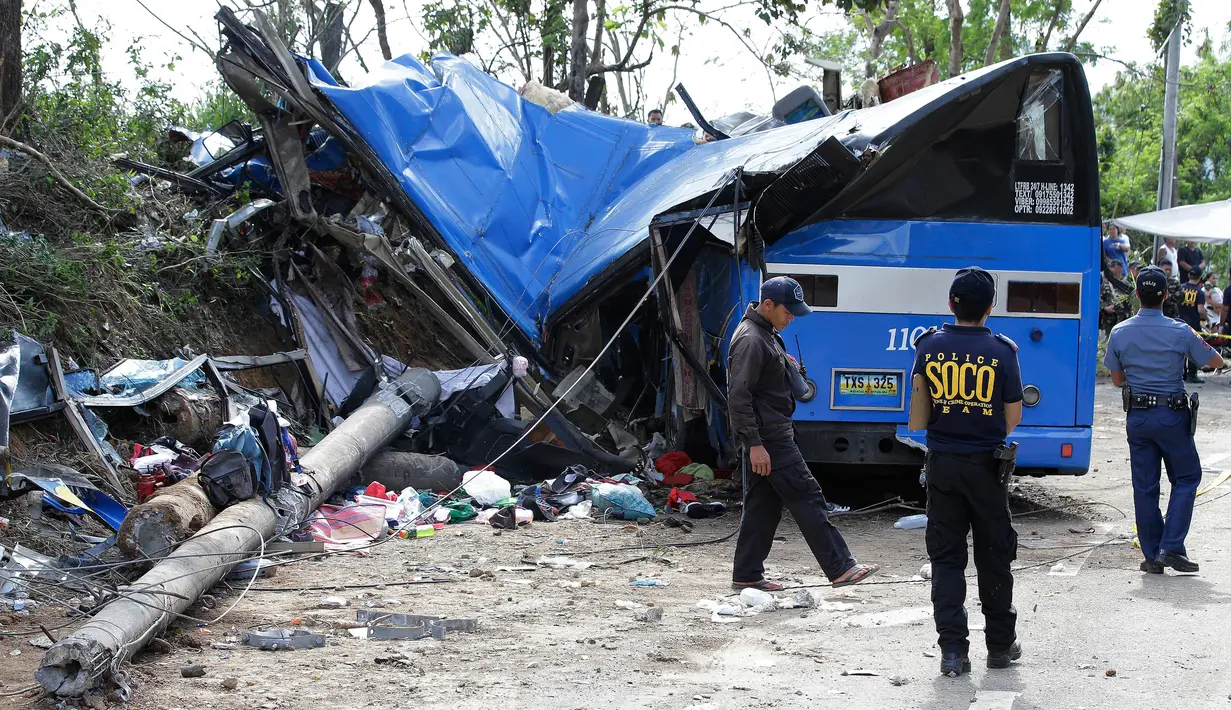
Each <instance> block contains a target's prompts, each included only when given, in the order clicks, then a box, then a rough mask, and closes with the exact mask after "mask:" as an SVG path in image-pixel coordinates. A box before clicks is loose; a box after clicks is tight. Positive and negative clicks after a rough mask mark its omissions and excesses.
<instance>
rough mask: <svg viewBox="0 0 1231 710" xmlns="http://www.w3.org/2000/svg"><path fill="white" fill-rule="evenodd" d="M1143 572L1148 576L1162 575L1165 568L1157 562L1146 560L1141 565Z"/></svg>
mask: <svg viewBox="0 0 1231 710" xmlns="http://www.w3.org/2000/svg"><path fill="white" fill-rule="evenodd" d="M1141 571H1142V572H1145V573H1146V574H1162V573H1163V566H1162V565H1161V564H1159V563H1157V562H1151V561H1150V560H1144V561H1142V563H1141Z"/></svg>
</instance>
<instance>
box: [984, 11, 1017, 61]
mask: <svg viewBox="0 0 1231 710" xmlns="http://www.w3.org/2000/svg"><path fill="white" fill-rule="evenodd" d="M1010 2H1011V0H1000V16H999V17H997V18H996V26H995V27H994V28H992V39H991V40H990V41H989V42H988V43H987V51H986V52H984V54H983V66H987V65H988V64H991V63H992V60H993V59H995V57H996V47H997V46H999V44H1000V35H1002V34H1004V30H1005V27H1006V26H1007V25H1008V24H1009V7H1010V5H1009V3H1010Z"/></svg>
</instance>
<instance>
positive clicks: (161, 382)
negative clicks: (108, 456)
mask: <svg viewBox="0 0 1231 710" xmlns="http://www.w3.org/2000/svg"><path fill="white" fill-rule="evenodd" d="M206 359H207V358H206V357H205V356H204V355H198V356H197V357H195V358H193V359H192V360H184V359H182V358H178V357H176V358H171V359H170V360H131V359H129V360H121V361H120V362H118V363H116V365H115V367H113V368H111V369H110V370H108V371H107V372H105V373H103V375H102V376H101V377H99V378H98V383H97V385H95V384H94V382H93V381H92V380H93V378H92V377H91V378H88V379H87V378H85V377H76V376H74V375H75V373H73V374H69V375H65V383H66V384H67V385H68V388H69V396H71V397H72V398H73V399H76V400H78V401H80V402H81V403H82V404H84V405H86V406H87V407H135V406H137V405H139V404H144V403H146V402H148V401H150V400H151V399H154V398H155V397H158V396H159V395H161V394H164V393H165V392H166V391H167V390H169V389H171V388H172V387H175V386H176V385H179V386H181V387H207V386H208V385H209V381H208V380H207V379H206V378H205V375H204V374H203V373H202V372H201V366H202V365H204V364H205V360H206Z"/></svg>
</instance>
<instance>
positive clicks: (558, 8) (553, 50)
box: [526, 0, 564, 88]
mask: <svg viewBox="0 0 1231 710" xmlns="http://www.w3.org/2000/svg"><path fill="white" fill-rule="evenodd" d="M563 22H564V0H548V1H547V3H546V5H545V6H544V7H543V21H542V22H541V23H539V36H540V38H541V39H542V41H543V81H542V84H543V86H547V87H551V88H560V87H559V86H558V84H559V78H558V77H557V76H556V65H557V63H558V62H559V61H560V59H561V58H562V57H561V56H560V54H561V53H560V52H559V43H560V37H559V35H556V34H555V28H556V27H558V26H559V25H560V24H562V23H563ZM526 44H527V49H526V51H527V53H528V52H529V51H530V50H529V47H528V45H529V41H527V42H526ZM526 61H527V64H528V63H529V57H527V60H526Z"/></svg>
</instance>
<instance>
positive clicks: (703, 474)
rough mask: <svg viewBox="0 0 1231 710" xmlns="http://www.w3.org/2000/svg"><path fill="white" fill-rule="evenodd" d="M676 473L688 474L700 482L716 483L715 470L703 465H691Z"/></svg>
mask: <svg viewBox="0 0 1231 710" xmlns="http://www.w3.org/2000/svg"><path fill="white" fill-rule="evenodd" d="M676 473H686V474H688V475H689V476H692V477H693V478H695V479H697V480H699V481H709V482H710V483H713V482H714V469H712V468H710V467H709V466H706V465H705V464H703V463H690V464H688V465H687V466H684V467H682V468H680V470H679V471H676Z"/></svg>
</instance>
